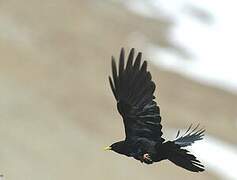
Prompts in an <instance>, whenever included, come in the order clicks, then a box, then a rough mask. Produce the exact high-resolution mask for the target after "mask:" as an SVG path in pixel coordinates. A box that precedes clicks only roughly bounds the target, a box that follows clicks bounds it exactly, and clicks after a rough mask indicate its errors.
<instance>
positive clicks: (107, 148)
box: [104, 146, 112, 151]
mask: <svg viewBox="0 0 237 180" xmlns="http://www.w3.org/2000/svg"><path fill="white" fill-rule="evenodd" d="M111 149H112V148H111V147H110V146H108V147H105V148H104V150H105V151H108V150H111Z"/></svg>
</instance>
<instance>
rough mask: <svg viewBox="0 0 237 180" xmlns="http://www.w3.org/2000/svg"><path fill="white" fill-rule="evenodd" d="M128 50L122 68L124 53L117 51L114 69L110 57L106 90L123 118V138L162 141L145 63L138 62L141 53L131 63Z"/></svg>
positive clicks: (158, 111)
mask: <svg viewBox="0 0 237 180" xmlns="http://www.w3.org/2000/svg"><path fill="white" fill-rule="evenodd" d="M134 56H135V50H134V48H132V49H131V50H130V53H129V55H128V60H127V63H126V65H125V51H124V49H123V48H122V49H121V52H120V58H119V64H118V70H117V67H116V63H115V59H114V57H113V56H112V77H113V80H112V78H111V77H109V83H110V87H111V89H112V92H113V94H114V96H115V98H116V100H117V108H118V111H119V113H120V114H121V115H122V117H123V122H124V125H125V133H126V139H132V138H138V137H141V138H147V139H149V140H152V141H160V142H162V141H164V139H163V138H161V136H162V131H161V129H162V125H161V124H160V122H161V116H160V108H159V106H157V103H156V102H155V101H154V98H155V96H154V95H153V93H154V91H155V87H156V86H155V83H154V82H153V81H152V76H151V73H150V72H149V71H147V61H144V62H143V63H142V53H141V52H139V53H138V54H137V56H136V58H135V60H134Z"/></svg>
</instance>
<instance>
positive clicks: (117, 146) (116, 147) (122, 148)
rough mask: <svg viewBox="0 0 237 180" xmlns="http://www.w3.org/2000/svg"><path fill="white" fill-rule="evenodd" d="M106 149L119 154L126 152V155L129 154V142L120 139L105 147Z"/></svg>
mask: <svg viewBox="0 0 237 180" xmlns="http://www.w3.org/2000/svg"><path fill="white" fill-rule="evenodd" d="M104 150H112V151H114V152H116V153H119V154H124V155H128V150H129V149H128V146H127V143H125V141H119V142H116V143H113V144H112V145H110V146H108V147H106V148H104Z"/></svg>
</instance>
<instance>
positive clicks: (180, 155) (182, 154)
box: [164, 141, 205, 172]
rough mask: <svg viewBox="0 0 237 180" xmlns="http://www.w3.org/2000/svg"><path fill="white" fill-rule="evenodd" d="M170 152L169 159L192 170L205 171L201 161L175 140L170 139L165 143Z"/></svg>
mask: <svg viewBox="0 0 237 180" xmlns="http://www.w3.org/2000/svg"><path fill="white" fill-rule="evenodd" d="M164 145H165V146H166V150H167V153H168V157H167V159H169V160H170V161H171V162H173V163H174V164H176V165H177V166H180V167H182V168H184V169H186V170H189V171H192V172H202V171H204V170H205V169H204V166H203V165H202V164H201V162H200V161H199V160H198V159H197V158H196V157H195V156H194V155H192V154H190V152H189V151H188V150H186V149H182V148H181V146H179V145H177V144H175V143H174V142H173V141H168V142H166V143H165V144H164Z"/></svg>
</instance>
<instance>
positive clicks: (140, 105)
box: [108, 49, 204, 172]
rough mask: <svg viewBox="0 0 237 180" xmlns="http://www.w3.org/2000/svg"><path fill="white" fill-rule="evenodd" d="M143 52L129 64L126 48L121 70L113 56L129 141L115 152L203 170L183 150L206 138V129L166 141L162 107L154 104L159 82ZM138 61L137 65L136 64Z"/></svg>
mask: <svg viewBox="0 0 237 180" xmlns="http://www.w3.org/2000/svg"><path fill="white" fill-rule="evenodd" d="M141 58H142V53H140V52H139V53H138V55H137V57H136V58H135V60H134V49H132V50H131V51H130V53H129V56H128V60H127V63H126V65H125V54H124V49H122V50H121V53H120V58H119V67H118V69H117V67H116V63H115V60H114V58H113V57H112V74H113V75H112V77H113V78H111V77H109V82H110V86H111V89H112V92H113V94H114V97H115V99H116V101H117V109H118V111H119V113H120V114H121V116H122V118H123V123H124V127H125V134H126V138H125V140H123V141H119V142H116V143H114V144H112V145H111V146H110V147H109V148H108V149H111V150H113V151H115V152H117V153H119V154H123V155H126V156H128V157H133V158H135V159H137V160H139V161H141V162H144V163H146V164H152V163H153V162H158V161H161V160H164V159H169V160H170V161H172V162H173V163H175V164H176V165H178V166H181V167H183V168H185V169H187V170H190V171H194V172H198V171H203V170H204V166H203V165H202V164H201V163H200V161H198V160H197V159H196V157H195V156H194V155H192V154H190V153H189V152H188V151H187V150H186V149H183V147H186V146H189V145H191V144H192V143H194V142H195V141H197V140H200V139H202V137H203V135H204V134H203V133H204V130H202V129H201V130H198V129H197V128H198V126H197V127H196V128H194V129H193V130H191V127H192V126H190V127H189V129H188V130H187V131H186V133H184V134H183V135H182V136H179V132H178V134H177V136H176V139H175V140H174V141H166V142H165V139H164V138H162V134H163V133H162V131H161V129H162V125H161V116H160V108H159V106H158V105H157V103H156V102H155V101H154V99H155V96H154V95H153V93H154V91H155V83H154V82H153V81H152V79H151V78H152V77H151V74H150V72H149V71H147V62H146V61H144V62H143V63H141ZM133 61H134V62H133Z"/></svg>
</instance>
